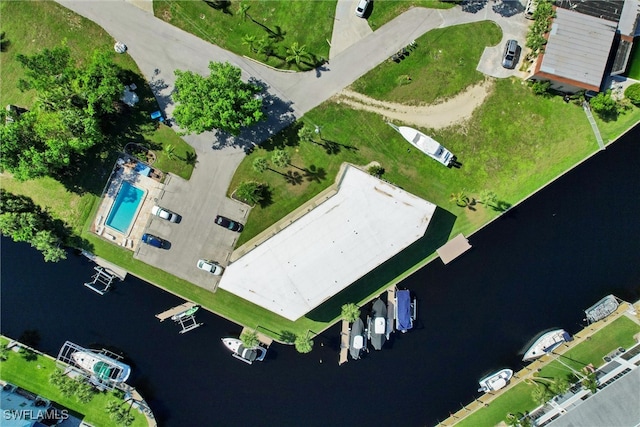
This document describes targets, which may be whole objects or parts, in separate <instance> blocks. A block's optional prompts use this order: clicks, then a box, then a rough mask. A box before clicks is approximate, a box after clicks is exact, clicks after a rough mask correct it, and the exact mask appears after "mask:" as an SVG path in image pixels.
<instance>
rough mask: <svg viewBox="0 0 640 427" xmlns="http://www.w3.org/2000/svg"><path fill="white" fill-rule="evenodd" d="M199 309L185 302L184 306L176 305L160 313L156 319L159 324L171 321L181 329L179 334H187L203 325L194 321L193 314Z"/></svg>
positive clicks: (194, 316)
mask: <svg viewBox="0 0 640 427" xmlns="http://www.w3.org/2000/svg"><path fill="white" fill-rule="evenodd" d="M199 308H200V306H199V305H196V304H195V303H193V302H185V303H184V304H180V305H177V306H175V307H173V308H170V309H169V310H166V311H163V312H162V313H159V314H156V317H157V318H158V319H159V320H160V321H161V322H164V321H165V320H167V319H171V320H173V321H174V322H175V323H178V324H179V325H180V327H181V330H180V332H179V333H180V334H184V333H185V332H189V331H190V330H192V329H195V328H197V327H199V326H202V325H203V323H198V322H197V321H196V314H195V313H196V311H198V309H199Z"/></svg>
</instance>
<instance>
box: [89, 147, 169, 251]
mask: <svg viewBox="0 0 640 427" xmlns="http://www.w3.org/2000/svg"><path fill="white" fill-rule="evenodd" d="M135 166H136V162H135V161H128V162H126V161H124V159H118V162H117V164H116V166H115V167H114V170H113V173H112V174H111V178H110V181H109V184H108V186H107V188H106V190H105V192H104V195H103V198H102V202H101V203H100V207H99V208H98V211H97V213H96V217H95V218H96V219H95V221H94V223H93V225H92V230H91V231H93V232H94V233H96V234H97V235H98V236H100V237H102V238H103V239H105V240H107V241H109V242H111V243H113V244H116V245H119V246H122V247H123V248H125V249H128V250H130V251H133V250H134V249H135V248H136V247H137V246H138V245H139V244H140V239H141V238H142V235H143V234H144V232H145V229H146V228H147V224H148V223H149V220H150V217H151V208H152V207H153V205H154V204H155V203H156V200H157V199H158V197H159V196H160V194H161V193H162V191H163V189H164V184H163V183H161V182H160V181H159V180H157V179H155V178H152V177H149V176H144V175H141V174H139V173H138V172H137V171H136V170H135ZM123 181H127V182H129V183H130V184H131V185H133V186H135V187H137V188H139V189H141V190H143V191H144V199H143V200H142V202H141V203H140V206H138V208H137V210H136V213H135V214H134V217H133V220H132V221H133V224H132V225H131V226H130V227H129V230H128V231H127V232H126V233H122V232H120V231H118V230H116V229H115V228H111V227H109V226H108V225H106V224H105V222H106V219H107V217H108V216H109V212H110V211H111V208H112V207H113V204H114V203H115V199H116V197H117V195H118V191H119V190H120V186H121V185H122V182H123Z"/></svg>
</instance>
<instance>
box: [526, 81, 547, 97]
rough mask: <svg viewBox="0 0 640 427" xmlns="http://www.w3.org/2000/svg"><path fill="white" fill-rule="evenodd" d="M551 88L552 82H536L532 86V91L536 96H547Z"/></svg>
mask: <svg viewBox="0 0 640 427" xmlns="http://www.w3.org/2000/svg"><path fill="white" fill-rule="evenodd" d="M550 87H551V82H550V81H549V80H536V81H534V82H533V83H532V84H531V90H533V93H535V94H536V95H547V94H548V93H549V88H550Z"/></svg>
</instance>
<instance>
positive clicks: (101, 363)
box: [71, 350, 131, 383]
mask: <svg viewBox="0 0 640 427" xmlns="http://www.w3.org/2000/svg"><path fill="white" fill-rule="evenodd" d="M71 359H72V360H73V362H74V363H75V364H76V365H77V366H79V367H80V368H82V369H83V370H85V371H86V372H87V373H89V374H91V376H92V377H95V378H96V379H98V380H99V381H101V382H104V381H107V382H113V383H122V382H125V381H126V380H127V379H128V378H129V374H131V367H130V366H129V365H126V364H124V363H122V362H120V361H119V360H116V359H114V358H112V357H109V356H106V355H104V354H100V353H96V352H93V351H89V350H84V351H76V352H74V353H73V354H72V355H71Z"/></svg>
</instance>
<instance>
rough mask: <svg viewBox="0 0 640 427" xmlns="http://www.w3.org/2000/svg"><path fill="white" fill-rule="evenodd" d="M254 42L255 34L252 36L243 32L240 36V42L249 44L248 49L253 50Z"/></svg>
mask: <svg viewBox="0 0 640 427" xmlns="http://www.w3.org/2000/svg"><path fill="white" fill-rule="evenodd" d="M255 42H256V36H252V35H250V34H245V35H244V36H243V37H242V44H243V45H247V46H249V50H251V51H252V52H255V51H256V50H255V48H254V43H255Z"/></svg>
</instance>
